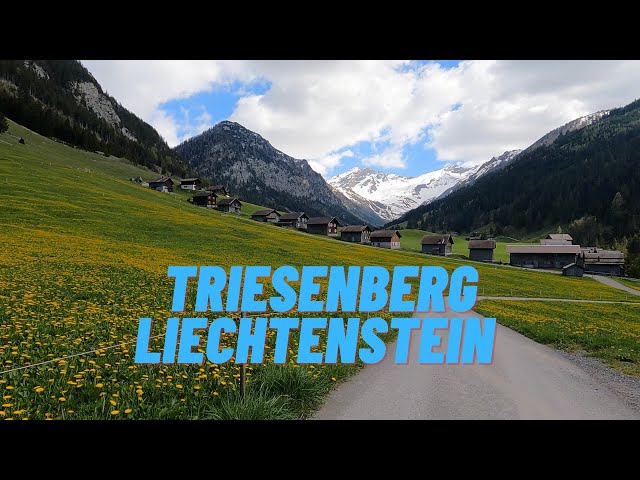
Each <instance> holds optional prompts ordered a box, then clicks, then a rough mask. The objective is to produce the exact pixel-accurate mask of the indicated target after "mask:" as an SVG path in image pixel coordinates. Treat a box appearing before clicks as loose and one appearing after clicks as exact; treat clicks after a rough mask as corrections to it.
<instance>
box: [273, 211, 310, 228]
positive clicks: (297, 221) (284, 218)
mask: <svg viewBox="0 0 640 480" xmlns="http://www.w3.org/2000/svg"><path fill="white" fill-rule="evenodd" d="M308 221H309V217H308V216H307V214H306V213H304V212H292V213H283V214H282V215H280V219H279V220H278V222H276V225H278V226H280V227H290V228H297V229H300V230H306V228H307V222H308Z"/></svg>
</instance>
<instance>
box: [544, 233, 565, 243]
mask: <svg viewBox="0 0 640 480" xmlns="http://www.w3.org/2000/svg"><path fill="white" fill-rule="evenodd" d="M540 244H541V245H573V237H572V236H571V235H569V234H568V233H550V234H549V235H547V236H546V237H545V238H543V239H542V240H540Z"/></svg>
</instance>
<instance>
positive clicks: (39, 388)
mask: <svg viewBox="0 0 640 480" xmlns="http://www.w3.org/2000/svg"><path fill="white" fill-rule="evenodd" d="M34 390H35V391H36V393H42V392H44V388H42V387H36V388H35V389H34Z"/></svg>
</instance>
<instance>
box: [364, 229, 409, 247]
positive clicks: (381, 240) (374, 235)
mask: <svg viewBox="0 0 640 480" xmlns="http://www.w3.org/2000/svg"><path fill="white" fill-rule="evenodd" d="M400 238H402V235H400V232H399V231H398V230H376V231H375V232H371V235H369V240H370V241H371V245H373V246H374V247H380V248H391V249H394V250H396V249H398V248H400Z"/></svg>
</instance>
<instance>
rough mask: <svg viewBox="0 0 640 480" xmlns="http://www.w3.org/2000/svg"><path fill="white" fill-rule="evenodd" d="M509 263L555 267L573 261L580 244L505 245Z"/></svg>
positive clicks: (560, 266)
mask: <svg viewBox="0 0 640 480" xmlns="http://www.w3.org/2000/svg"><path fill="white" fill-rule="evenodd" d="M507 253H509V263H510V264H511V265H513V266H516V267H523V268H557V269H560V268H562V267H564V266H565V265H569V264H570V263H574V262H575V261H576V256H577V255H578V254H579V253H580V245H535V244H532V245H527V244H520V245H518V244H516V245H507Z"/></svg>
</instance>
